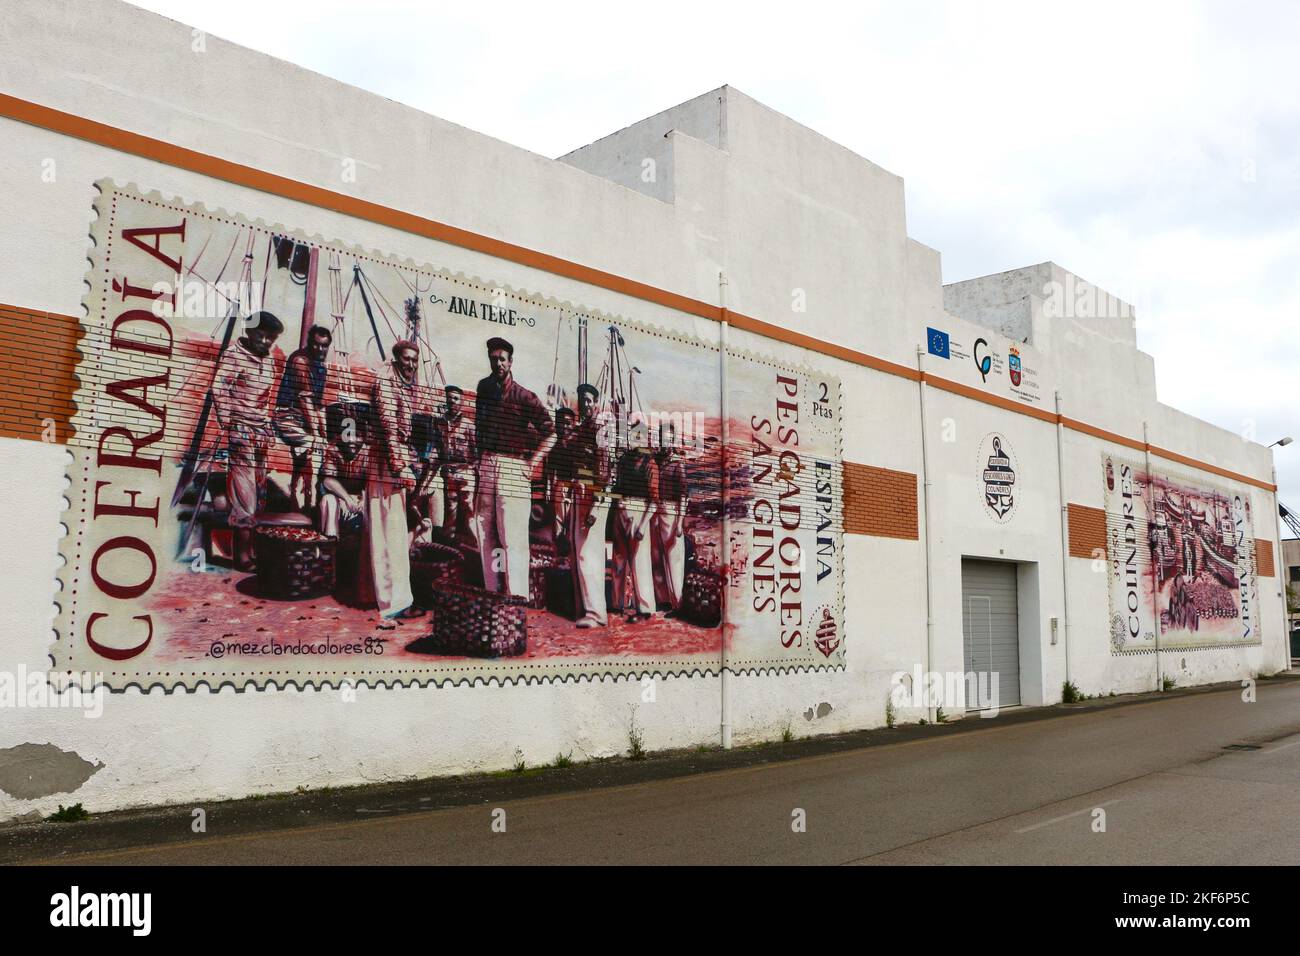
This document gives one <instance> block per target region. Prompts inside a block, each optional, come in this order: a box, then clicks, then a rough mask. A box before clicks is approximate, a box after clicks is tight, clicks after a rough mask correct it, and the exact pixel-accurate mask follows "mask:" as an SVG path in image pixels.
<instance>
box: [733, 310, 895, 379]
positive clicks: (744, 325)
mask: <svg viewBox="0 0 1300 956" xmlns="http://www.w3.org/2000/svg"><path fill="white" fill-rule="evenodd" d="M725 321H727V322H728V323H730V325H731V327H732V328H736V329H741V330H743V331H745V332H753V333H754V334H755V335H762V336H765V337H766V338H769V339H775V340H776V341H778V342H784V343H785V344H786V345H794V346H796V347H798V348H804V349H808V350H810V351H813V352H820V353H821V354H822V355H829V356H830V357H831V358H837V359H843V360H844V361H845V362H850V363H852V364H854V365H862V366H865V367H866V368H872V369H875V370H876V371H877V372H884V373H886V374H888V375H898V376H901V377H902V378H909V379H911V380H912V381H914V382H915V381H919V380H920V378H921V373H920V372H918V371H917V370H916V369H914V368H911V367H910V366H907V365H899V364H898V363H897V362H891V361H889V360H888V359H882V358H878V357H876V356H875V355H869V354H867V353H866V352H859V351H858V350H857V349H851V348H848V347H847V346H844V345H836V344H834V343H833V342H823V341H822V340H821V339H817V338H813V337H812V336H811V335H805V334H804V333H803V332H796V331H794V330H793V329H787V328H785V327H784V326H780V325H773V324H772V323H771V322H764V321H763V320H762V319H755V318H751V317H750V316H748V315H741V314H740V313H739V312H732V311H731V310H730V309H728V310H727V314H726V318H725Z"/></svg>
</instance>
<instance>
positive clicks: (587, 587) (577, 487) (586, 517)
mask: <svg viewBox="0 0 1300 956" xmlns="http://www.w3.org/2000/svg"><path fill="white" fill-rule="evenodd" d="M599 407H600V392H598V391H597V390H596V387H595V386H594V385H589V384H587V383H585V382H584V383H583V384H581V385H579V386H578V414H579V419H578V424H577V425H575V426H574V429H573V434H572V436H571V437H570V445H571V446H572V449H573V450H572V452H571V461H572V468H573V474H574V482H573V486H572V487H573V504H572V506H571V507H570V509H569V514H568V536H569V541H570V543H571V546H572V555H573V557H572V558H571V561H572V566H573V583H574V588H575V591H576V597H577V611H578V627H581V628H590V627H604V626H605V625H606V623H608V616H607V612H606V608H605V520H606V517H607V516H608V514H609V494H608V493H609V477H610V471H611V454H610V442H609V433H608V427H607V425H606V423H605V422H604V421H603V420H602V418H601V415H600V414H599V412H598V409H599Z"/></svg>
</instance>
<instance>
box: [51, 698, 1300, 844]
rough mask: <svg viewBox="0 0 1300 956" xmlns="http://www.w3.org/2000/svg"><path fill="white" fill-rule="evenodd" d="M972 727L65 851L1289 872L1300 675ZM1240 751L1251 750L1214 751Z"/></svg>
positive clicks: (1298, 794)
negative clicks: (1248, 695)
mask: <svg viewBox="0 0 1300 956" xmlns="http://www.w3.org/2000/svg"><path fill="white" fill-rule="evenodd" d="M978 723H980V724H981V725H982V724H984V723H987V724H988V726H987V727H984V726H979V727H978V728H975V729H972V730H970V731H969V732H963V733H960V734H952V735H948V736H941V737H935V738H929V739H921V740H910V741H906V742H902V743H897V744H885V745H882V746H873V747H868V748H865V749H861V750H852V751H847V752H840V753H828V754H822V755H819V756H812V757H805V758H801V759H794V760H788V761H782V762H772V763H763V764H760V765H756V766H744V767H735V768H730V769H725V770H719V771H716V772H711V773H702V774H696V775H691V776H676V777H671V778H669V779H659V780H648V781H644V782H638V783H634V784H630V785H625V786H617V787H610V788H602V789H585V790H578V791H575V792H569V793H552V794H547V795H541V796H533V797H527V798H523V799H506V800H502V801H501V802H499V803H498V802H496V801H493V800H492V799H491V797H489V798H488V802H487V803H477V804H474V805H467V806H453V807H446V808H438V807H437V806H436V804H432V803H431V804H429V805H427V809H422V810H416V811H411V810H410V809H409V806H407V807H403V808H397V809H392V808H389V809H386V808H385V807H384V806H382V805H380V806H376V807H375V808H374V809H373V813H369V814H368V813H365V812H358V814H357V815H358V816H359V817H362V819H356V820H348V821H342V822H333V823H328V824H323V825H313V826H306V827H299V828H295V829H289V830H276V831H271V832H245V833H225V834H223V833H222V832H221V830H220V828H211V829H210V831H209V833H208V834H207V835H205V836H202V837H198V838H195V839H191V840H186V841H184V842H179V843H177V842H173V843H169V844H166V845H158V846H136V847H132V848H129V849H119V850H112V851H107V852H96V853H91V854H84V855H80V856H71V857H70V856H62V855H61V856H60V857H59V859H58V862H60V863H64V864H82V863H85V864H90V863H113V864H132V863H140V864H145V863H147V864H204V865H214V864H228V863H242V864H320V863H348V864H425V863H433V864H457V863H477V864H495V863H514V864H539V863H592V864H620V863H633V864H657V863H748V864H762V863H818V864H900V863H903V864H908V863H929V864H934V863H966V864H991V863H1037V864H1102V863H1105V864H1177V865H1181V864H1211V863H1213V864H1248V865H1255V864H1296V863H1300V682H1295V681H1285V682H1277V683H1267V684H1261V685H1260V686H1259V688H1258V700H1257V702H1255V703H1245V702H1243V701H1242V699H1241V691H1240V690H1239V689H1232V688H1229V689H1226V690H1219V691H1214V692H1210V693H1201V694H1194V695H1189V696H1185V697H1174V698H1172V699H1168V698H1166V699H1160V700H1152V701H1148V702H1141V703H1133V704H1129V705H1126V706H1116V707H1109V708H1105V709H1102V710H1098V711H1093V712H1085V713H1077V714H1073V715H1070V716H1065V717H1062V718H1059V719H1049V720H1038V721H1032V722H1007V723H1002V724H1000V723H999V721H997V720H992V721H987V722H984V721H979V722H978ZM1241 745H1245V746H1247V747H1252V748H1258V749H1240V750H1232V749H1225V748H1228V747H1233V746H1241ZM426 799H429V798H426ZM1098 809H1099V810H1101V811H1103V812H1104V831H1101V832H1099V831H1098V829H1097V827H1098V824H1099V823H1101V822H1102V821H1101V819H1100V817H1099V816H1098V815H1097V814H1096V811H1097V810H1098ZM800 811H802V818H803V819H804V821H805V822H806V829H805V830H804V831H803V832H796V827H795V826H794V824H795V823H796V819H797V817H799V816H800ZM494 822H495V823H496V828H495V829H494V826H493V825H494ZM502 823H504V832H498V831H499V830H500V829H501V824H502ZM30 862H39V861H37V860H32V861H30Z"/></svg>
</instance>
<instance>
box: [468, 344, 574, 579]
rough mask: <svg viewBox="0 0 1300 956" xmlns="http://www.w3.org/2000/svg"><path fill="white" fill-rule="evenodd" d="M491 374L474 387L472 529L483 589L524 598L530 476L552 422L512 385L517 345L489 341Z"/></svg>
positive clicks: (550, 436) (547, 445)
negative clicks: (475, 448) (475, 464)
mask: <svg viewBox="0 0 1300 956" xmlns="http://www.w3.org/2000/svg"><path fill="white" fill-rule="evenodd" d="M487 353H488V363H489V364H490V365H491V367H492V373H491V374H490V375H489V376H488V377H487V378H485V379H483V380H482V381H480V382H479V383H478V389H477V390H476V395H475V398H474V421H475V425H476V428H477V431H478V434H477V438H478V468H477V485H476V488H475V492H474V530H475V537H477V539H478V545H479V551H480V554H481V558H482V562H483V586H484V587H486V588H487V589H488V590H490V591H498V592H502V593H506V594H513V595H516V596H517V597H522V598H524V599H525V600H526V599H527V598H528V566H529V553H528V517H529V514H530V513H531V512H532V507H533V478H534V476H536V475H537V473H538V470H539V465H540V463H541V462H542V461H544V460H545V458H546V455H547V454H548V453H549V452H550V450H551V448H552V446H554V444H555V422H554V421H553V419H552V418H551V416H550V414H549V413H548V412H547V411H546V408H545V407H544V406H543V405H542V403H541V402H540V401H539V400H538V398H537V396H536V395H535V394H533V393H532V392H530V391H529V390H528V389H526V388H524V387H523V386H522V385H520V384H519V383H518V382H516V381H515V378H514V374H513V373H512V371H511V368H512V366H513V364H514V355H515V347H514V346H513V345H511V344H510V343H509V342H507V341H506V340H505V339H503V338H498V337H493V338H490V339H488V341H487Z"/></svg>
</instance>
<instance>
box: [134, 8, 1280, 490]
mask: <svg viewBox="0 0 1300 956" xmlns="http://www.w3.org/2000/svg"><path fill="white" fill-rule="evenodd" d="M140 5H141V6H144V7H146V8H148V9H152V10H155V11H158V12H161V13H164V14H166V15H168V16H172V17H175V18H176V19H180V20H183V21H185V22H187V23H191V24H192V25H194V26H197V27H200V28H202V29H206V30H208V31H210V32H211V33H213V34H214V35H217V36H220V37H223V38H226V39H229V40H232V41H234V42H237V43H240V44H243V45H245V46H250V47H252V48H254V49H257V50H261V51H263V52H266V53H269V54H271V55H273V56H277V57H280V58H283V59H286V60H290V61H292V62H294V63H298V64H300V65H302V66H305V67H308V68H310V69H313V70H317V71H320V72H322V73H325V74H327V75H329V76H332V77H336V78H338V79H340V80H342V81H344V82H347V83H350V84H354V85H356V86H360V87H362V88H365V89H368V90H371V91H373V92H376V93H379V94H382V95H384V96H388V97H391V98H393V99H396V100H399V101H401V102H403V103H407V104H409V105H412V106H415V107H417V108H419V109H422V110H426V111H428V112H430V113H433V114H435V115H437V116H440V117H442V118H444V119H448V120H451V121H453V122H457V123H460V124H462V125H465V126H468V127H470V128H472V129H475V130H478V131H480V132H484V133H487V134H489V135H492V136H495V137H498V138H500V139H503V140H506V141H508V142H511V143H514V144H517V145H520V146H523V147H525V148H527V149H531V150H533V151H535V152H538V153H541V154H543V155H547V156H558V155H561V154H563V153H566V152H568V151H570V150H571V149H574V148H576V147H578V146H581V145H584V144H586V143H588V142H591V141H592V140H594V139H597V138H599V137H601V136H603V135H606V134H607V133H609V132H612V131H613V130H616V129H619V128H621V127H623V126H625V125H627V124H629V123H631V122H635V121H636V120H638V119H640V118H642V117H644V116H647V115H650V114H652V113H655V112H658V111H659V110H661V109H664V108H666V107H668V106H672V105H674V104H676V103H678V102H680V101H682V100H686V99H689V98H690V97H692V96H695V95H697V94H699V93H701V92H704V91H706V90H709V89H712V88H714V87H716V86H719V85H721V84H722V83H726V82H729V83H731V84H733V85H735V86H736V87H737V88H739V89H741V90H743V91H744V92H746V93H747V94H749V95H750V96H753V97H755V98H756V99H758V100H760V101H761V102H764V103H766V104H767V105H769V106H771V107H773V108H774V109H777V110H780V111H781V112H783V113H786V114H787V115H789V116H791V117H793V118H794V119H796V120H798V121H800V122H802V123H804V124H806V125H808V126H811V127H812V128H814V129H817V130H818V131H820V132H822V133H824V134H825V135H827V136H829V137H830V138H831V139H834V140H836V141H838V142H840V143H842V144H844V145H845V146H847V147H848V148H850V149H853V150H855V151H856V152H858V153H860V154H861V155H863V156H866V157H867V158H869V159H871V160H872V161H873V162H876V163H878V164H880V165H882V166H884V167H885V168H887V169H889V170H891V171H892V172H895V173H898V174H900V175H902V176H904V177H905V179H906V181H907V195H908V217H909V231H910V233H911V234H912V235H913V236H914V237H915V238H917V239H919V240H921V241H922V242H924V243H926V244H927V245H930V246H933V247H934V248H937V249H939V250H940V251H941V252H942V253H943V258H944V276H945V279H946V280H947V281H954V280H957V279H964V278H969V277H971V276H975V275H983V274H987V273H992V272H1000V271H1003V270H1006V269H1011V268H1016V267H1018V266H1022V265H1028V264H1030V263H1035V262H1041V261H1043V260H1045V259H1052V260H1054V261H1056V262H1058V263H1060V264H1061V265H1063V266H1064V267H1066V268H1067V269H1070V270H1071V271H1073V272H1076V273H1078V274H1079V275H1082V276H1083V277H1085V278H1087V279H1088V280H1090V281H1092V282H1095V283H1097V284H1098V285H1100V286H1101V287H1102V288H1105V289H1107V290H1108V291H1111V292H1113V293H1115V294H1116V295H1119V296H1120V297H1121V298H1125V299H1127V300H1129V301H1131V302H1133V303H1134V304H1136V305H1137V306H1138V308H1139V327H1138V334H1139V344H1140V345H1141V347H1142V348H1144V349H1146V350H1147V351H1150V352H1152V353H1153V354H1154V355H1155V356H1156V363H1157V374H1158V376H1159V391H1160V395H1161V398H1162V399H1163V400H1164V401H1166V402H1168V403H1169V404H1172V405H1175V406H1176V407H1179V408H1181V409H1183V410H1185V411H1187V412H1190V413H1192V414H1195V415H1198V416H1200V417H1202V418H1205V419H1207V420H1209V421H1211V422H1213V423H1215V424H1218V425H1221V426H1223V427H1225V428H1230V429H1232V430H1234V431H1240V430H1241V428H1242V421H1243V420H1244V419H1250V420H1252V421H1254V422H1255V424H1256V427H1257V429H1258V435H1259V438H1260V439H1261V440H1263V441H1265V442H1268V441H1271V440H1272V439H1273V438H1274V437H1278V436H1280V435H1281V434H1285V433H1292V434H1296V435H1297V437H1300V416H1298V415H1297V414H1296V412H1295V411H1294V410H1295V409H1296V408H1297V405H1298V404H1300V403H1297V402H1296V401H1295V399H1294V388H1295V386H1294V378H1295V372H1296V370H1297V362H1296V359H1297V346H1296V345H1295V336H1294V334H1293V333H1292V331H1291V327H1292V326H1293V325H1294V324H1295V321H1296V317H1297V316H1300V285H1298V284H1297V269H1296V264H1297V263H1298V262H1300V230H1298V229H1297V226H1296V224H1297V223H1300V100H1298V99H1297V98H1296V97H1295V95H1294V91H1295V46H1294V44H1295V37H1296V36H1297V35H1300V5H1294V4H1289V3H1281V2H1279V3H1265V2H1257V3H1251V4H1249V5H1227V4H1223V5H1211V4H1207V3H1184V2H1177V3H1173V2H1170V3H1160V2H1148V3H1142V4H1134V3H1118V2H1089V3H1060V4H1042V3H1027V2H1026V3H1019V2H1016V3H1009V2H1008V3H994V2H988V3H978V4H975V3H962V2H953V3H939V2H928V3H926V2H918V3H906V4H899V3H868V4H855V5H851V6H850V5H843V4H819V3H808V2H805V3H801V4H796V5H791V4H776V3H756V4H746V5H744V6H743V7H737V6H735V5H731V4H713V5H707V4H699V3H679V2H668V0H662V2H656V3H653V4H608V3H600V4H598V3H586V2H584V3H565V4H560V5H554V4H537V3H498V4H492V5H478V4H465V5H456V6H449V5H441V4H440V5H436V6H431V5H430V6H426V5H423V4H416V3H395V2H384V0H369V2H367V3H366V4H365V8H364V15H360V14H359V11H358V8H357V6H356V5H355V3H352V2H348V3H317V4H315V5H313V6H312V7H311V8H310V10H308V9H307V8H303V7H301V6H295V5H286V4H267V3H264V2H260V0H259V2H252V0H225V2H223V3H221V4H194V3H188V2H182V0H143V2H141V3H140ZM1297 448H1300V442H1298V443H1297V444H1296V445H1293V446H1291V448H1289V449H1283V450H1281V451H1280V452H1279V453H1278V457H1277V461H1278V466H1279V472H1280V476H1281V480H1282V492H1281V497H1282V499H1283V500H1284V501H1285V500H1290V501H1292V502H1293V503H1295V504H1296V505H1297V506H1298V507H1300V451H1296V450H1295V449H1297Z"/></svg>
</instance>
